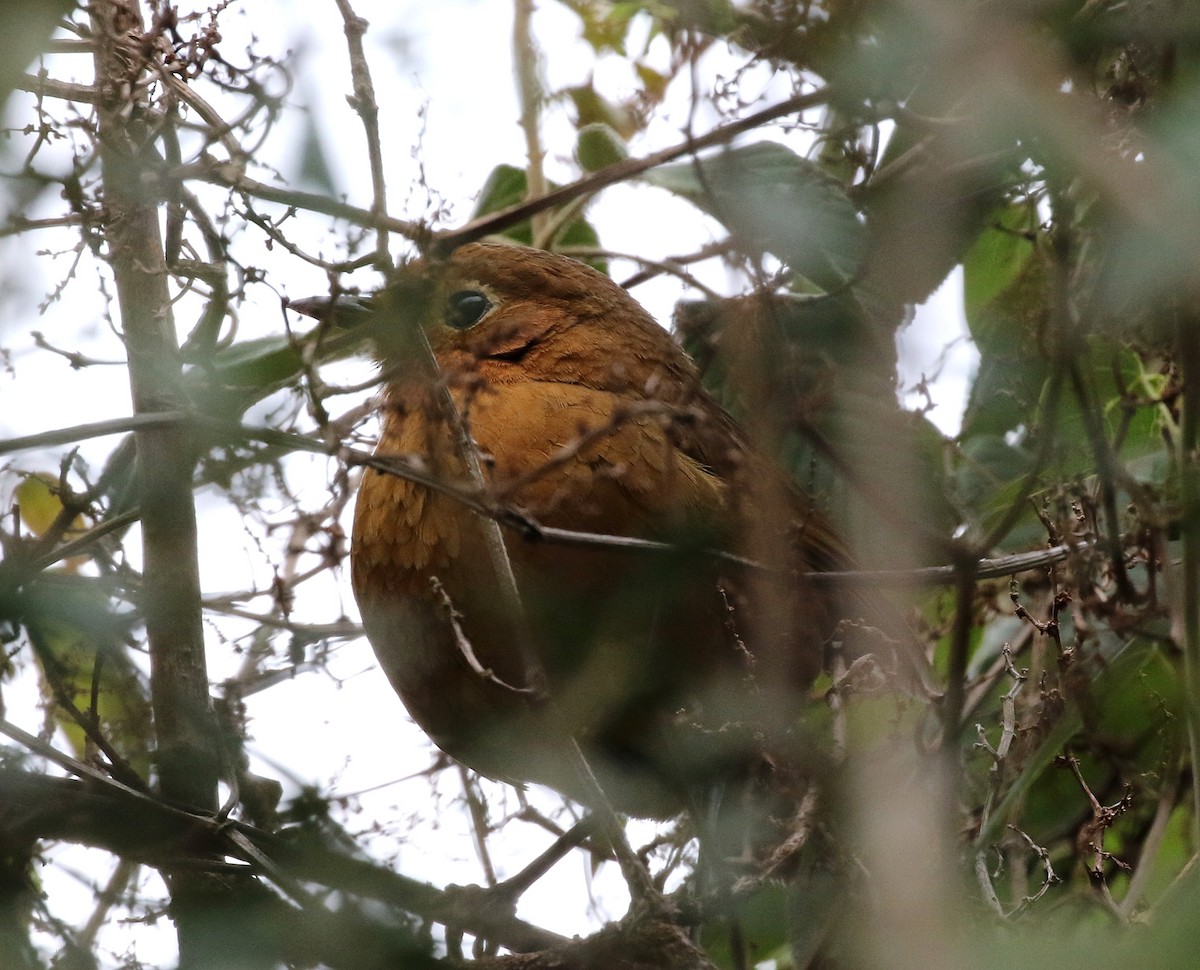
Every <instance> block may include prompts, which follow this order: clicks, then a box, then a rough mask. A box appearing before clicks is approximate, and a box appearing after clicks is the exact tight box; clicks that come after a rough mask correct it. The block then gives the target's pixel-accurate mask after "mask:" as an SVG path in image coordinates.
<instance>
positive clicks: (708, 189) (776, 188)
mask: <svg viewBox="0 0 1200 970" xmlns="http://www.w3.org/2000/svg"><path fill="white" fill-rule="evenodd" d="M642 178H643V179H644V180H645V181H647V182H649V183H650V184H651V185H656V186H658V187H660V188H664V189H667V190H668V191H670V192H674V193H675V194H676V195H680V196H683V197H684V198H685V199H688V200H689V201H691V202H693V203H694V204H695V205H696V206H698V207H699V208H700V209H703V210H704V211H705V212H707V213H708V214H709V215H711V216H713V217H714V218H716V219H717V220H718V221H720V222H721V223H723V224H724V225H725V226H726V227H727V228H728V229H729V230H730V231H731V232H732V233H734V235H735V236H737V237H738V238H739V240H740V242H741V243H742V244H743V245H745V246H747V247H749V248H751V249H754V250H758V251H765V252H770V253H773V254H774V255H776V256H778V257H779V258H780V259H782V260H783V261H784V262H786V263H787V264H788V265H789V266H790V267H791V268H792V270H793V271H795V272H796V273H799V274H800V275H801V276H804V277H806V278H808V279H809V280H811V281H812V282H814V283H816V284H817V285H818V286H820V287H821V288H822V289H825V290H827V291H832V290H836V289H838V288H840V287H842V286H844V285H845V284H846V283H847V282H849V281H850V280H851V279H852V278H853V277H854V276H855V274H856V273H857V272H858V271H859V269H860V268H861V266H862V263H863V259H864V257H865V248H866V237H867V234H866V228H865V226H864V224H863V223H862V221H861V220H860V219H859V216H858V212H857V210H856V209H855V207H854V204H853V203H852V202H851V201H850V199H849V198H848V197H847V196H846V193H845V192H844V191H843V189H842V187H841V185H839V184H838V183H837V182H836V181H835V180H834V179H832V178H830V177H829V176H828V175H826V174H825V173H824V172H823V171H822V170H821V169H820V167H819V166H817V165H815V164H813V163H812V162H810V161H808V160H807V159H805V158H801V157H800V156H799V155H797V154H796V153H795V152H793V151H791V150H790V149H788V148H785V147H784V146H783V145H778V144H775V143H774V142H758V143H756V144H753V145H747V146H745V147H741V148H731V149H728V150H726V151H722V152H720V153H718V154H716V155H709V156H708V157H706V158H703V159H696V160H691V161H687V162H679V163H677V164H674V165H665V166H663V167H661V168H657V169H651V170H650V171H649V172H646V173H645V175H643V176H642Z"/></svg>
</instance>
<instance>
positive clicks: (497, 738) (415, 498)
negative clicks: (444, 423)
mask: <svg viewBox="0 0 1200 970" xmlns="http://www.w3.org/2000/svg"><path fill="white" fill-rule="evenodd" d="M509 390H511V389H509ZM552 390H554V391H557V389H552ZM584 390H585V389H580V392H581V393H579V394H576V395H575V396H573V397H572V396H570V395H569V394H567V395H564V394H562V393H557V394H554V393H552V394H541V393H537V394H532V395H525V396H518V397H515V398H514V397H511V396H509V395H496V396H495V397H494V398H490V397H487V396H484V397H482V398H481V399H480V400H478V401H476V402H475V403H473V405H472V409H471V420H472V431H473V433H474V436H475V438H476V440H477V441H478V443H479V444H480V446H481V449H482V450H483V451H484V452H485V455H486V458H487V462H486V467H487V469H488V473H489V475H490V477H491V479H492V481H493V482H494V483H497V484H502V483H503V482H505V481H513V480H517V479H522V478H524V479H525V480H526V481H525V484H524V485H523V486H522V487H521V488H520V489H519V490H517V491H516V492H514V493H513V495H512V500H513V501H514V502H515V503H517V504H519V505H520V506H522V507H524V508H527V509H529V510H530V511H531V512H532V514H534V515H535V516H536V517H537V518H538V520H539V521H541V522H542V523H543V524H547V525H557V526H561V527H566V528H571V529H574V530H576V531H582V532H596V533H602V534H617V535H628V536H654V537H664V536H666V535H667V534H668V533H669V529H668V528H667V527H666V525H664V523H668V524H669V523H670V522H672V521H674V522H682V521H684V520H686V519H687V518H688V517H689V516H690V517H692V518H694V519H699V518H700V516H701V515H704V514H709V515H712V514H714V512H715V510H716V509H718V508H719V507H720V501H721V495H720V484H719V483H715V482H710V481H708V480H705V479H702V478H700V477H698V475H697V472H696V471H695V469H692V468H690V467H687V466H684V465H681V464H680V462H679V456H677V455H674V454H673V452H672V451H671V446H670V444H669V442H668V441H667V440H666V438H665V436H664V435H663V434H662V430H661V427H660V426H656V425H651V424H644V425H642V426H639V425H637V424H634V423H632V422H630V423H628V424H626V425H624V426H622V427H617V428H614V430H613V433H612V434H611V435H609V436H605V437H603V438H601V440H599V441H598V442H597V443H596V444H595V446H594V447H592V448H589V449H584V450H582V451H580V453H579V454H577V455H575V456H573V457H572V458H570V459H569V460H566V461H556V456H558V455H561V453H562V452H561V449H562V448H564V447H567V446H569V445H570V444H571V442H572V441H574V440H576V439H577V437H578V435H579V434H580V433H581V431H582V430H584V429H585V428H586V427H589V426H591V427H596V426H599V425H601V424H603V423H604V422H606V421H609V419H610V418H611V409H612V402H611V396H603V395H599V394H597V393H595V392H587V393H586V394H585V393H582V392H583V391H584ZM394 417H395V420H391V421H390V422H389V423H388V426H387V429H386V430H385V435H384V437H383V439H382V440H381V443H380V447H379V451H380V453H383V454H393V455H394V454H404V453H418V454H423V455H425V456H430V453H431V451H434V452H435V453H434V455H433V459H432V460H430V464H432V465H434V466H435V467H439V468H442V469H445V470H446V471H445V472H444V474H445V475H446V477H447V478H448V479H449V480H451V481H461V480H462V479H463V478H464V477H465V476H463V475H462V474H461V473H458V474H456V473H455V470H456V469H457V468H458V467H460V466H458V465H457V463H456V462H455V460H454V458H453V456H448V455H446V454H445V453H444V452H443V453H440V454H438V453H436V449H438V448H439V447H440V448H445V447H446V445H445V439H444V437H439V436H437V435H434V434H431V431H430V428H429V427H428V425H427V424H425V423H424V422H423V421H422V420H421V419H420V415H419V414H417V413H414V412H413V411H409V412H408V413H406V414H405V415H403V417H400V416H394ZM548 463H549V464H548ZM539 469H544V474H541V475H534V473H535V472H536V471H538V470H539ZM530 476H532V477H530ZM480 525H481V520H480V519H479V518H478V517H477V516H476V515H475V514H474V513H472V512H470V511H469V510H467V509H466V508H465V506H463V505H462V504H461V503H459V502H457V501H455V500H454V499H451V498H449V497H447V496H445V495H440V494H437V493H434V492H433V491H431V490H429V489H427V488H426V487H424V486H420V485H415V484H413V483H410V482H406V481H403V480H401V479H399V478H397V477H395V476H386V475H382V474H380V473H377V472H375V471H368V472H366V473H365V475H364V478H363V483H362V486H361V490H360V493H359V497H358V503H357V506H356V512H355V526H354V537H353V549H354V552H353V563H352V565H353V581H354V589H355V594H356V597H357V599H358V601H359V605H360V609H361V611H362V615H363V621H364V625H365V628H366V632H367V635H368V638H369V639H370V641H371V644H372V646H373V647H374V649H375V652H376V655H377V656H378V658H379V660H380V663H381V666H382V667H383V669H384V670H385V672H386V673H387V675H388V677H389V679H390V681H391V683H392V685H393V687H394V688H395V690H396V692H397V693H398V694H399V695H400V697H401V699H402V700H403V702H404V704H405V706H406V707H407V708H408V710H409V711H410V713H411V714H412V716H413V718H414V719H415V720H416V721H417V722H418V724H420V725H421V727H422V728H423V729H424V730H425V731H426V732H427V733H428V734H429V735H430V737H431V738H432V739H433V740H434V741H435V742H436V743H437V744H438V745H439V746H440V747H441V748H442V749H443V750H445V751H446V752H447V753H449V754H450V755H452V756H453V757H455V758H457V759H458V760H460V761H462V762H464V763H466V764H468V765H470V766H471V767H474V768H476V769H478V770H480V771H482V772H483V773H485V774H489V775H492V776H495V777H500V778H507V779H510V780H519V779H524V780H533V781H540V782H543V783H546V784H549V785H551V786H552V787H555V788H558V789H559V790H563V791H567V792H569V793H573V794H575V795H576V797H580V796H581V795H586V792H582V791H581V789H580V782H579V778H578V775H577V773H576V770H575V768H574V766H573V763H572V761H571V757H570V752H569V751H568V750H567V747H568V742H569V740H570V739H571V738H572V737H574V738H576V739H579V740H581V741H582V742H583V743H584V746H585V750H587V751H588V758H589V761H590V762H592V763H593V764H592V767H593V769H594V770H596V771H597V773H598V774H599V775H601V776H602V777H603V778H604V780H605V787H606V789H611V790H612V791H614V792H624V794H623V795H619V796H618V803H622V804H623V807H625V808H627V809H628V810H631V811H637V812H639V813H641V814H659V815H660V814H664V813H665V811H667V810H668V809H665V808H664V806H666V805H671V804H675V799H676V798H677V796H675V795H672V794H671V793H670V792H668V791H667V790H666V788H664V786H663V784H662V782H661V780H660V779H661V775H662V772H661V771H659V770H658V768H659V767H660V766H656V765H655V764H653V762H654V760H655V758H656V757H657V754H656V753H655V752H656V751H657V748H658V747H659V746H660V744H661V738H660V737H659V735H660V734H661V733H662V730H661V729H662V726H663V724H662V722H663V721H664V720H669V719H670V717H671V716H673V714H674V711H675V710H676V709H677V705H674V704H673V703H672V702H671V701H670V697H671V694H672V692H673V690H674V686H675V685H677V684H679V683H680V682H681V681H684V680H686V679H687V677H688V676H689V675H691V674H694V673H695V672H696V671H698V670H699V669H700V668H701V667H702V666H703V665H705V664H707V663H709V662H710V661H711V658H712V655H713V652H714V651H713V644H714V641H715V638H716V635H717V631H719V630H720V625H721V618H720V616H719V612H718V609H717V599H716V589H715V585H714V582H713V577H712V575H711V571H710V570H709V569H708V568H707V567H705V568H704V569H702V570H700V571H696V570H695V568H694V567H695V563H694V560H693V562H692V563H691V564H690V565H689V566H687V567H684V566H683V564H682V563H675V564H670V563H666V562H664V561H661V560H655V559H648V558H647V557H645V556H644V555H640V556H639V555H637V554H630V553H625V552H613V551H611V550H603V549H596V548H586V547H584V548H573V547H565V546H556V545H552V544H549V543H546V542H533V543H531V542H528V541H526V540H525V539H523V538H521V537H520V536H519V535H517V534H516V533H514V532H511V531H506V533H505V543H506V546H507V551H508V555H509V558H510V561H511V563H512V567H513V570H514V573H515V575H516V578H517V582H518V587H519V590H520V594H521V599H522V606H523V609H524V613H525V619H526V621H527V624H526V629H527V630H528V631H529V634H530V639H531V641H532V647H533V651H534V654H535V655H536V656H537V659H538V662H539V663H540V664H542V665H543V666H544V667H545V668H547V672H548V673H549V675H550V680H551V686H552V689H553V698H554V703H553V704H552V705H550V706H549V707H547V705H544V704H541V703H538V702H537V701H534V700H532V699H531V698H530V696H529V695H528V694H526V693H524V692H523V688H525V687H526V686H527V685H528V683H529V676H528V673H527V672H526V671H525V670H524V669H523V667H522V664H521V660H520V657H521V650H520V649H519V647H518V644H516V643H515V642H514V638H515V636H517V635H518V634H517V633H516V632H515V630H516V628H515V627H514V625H513V624H512V622H511V616H510V615H509V613H508V608H507V607H508V605H507V604H505V603H504V602H502V601H501V600H500V598H499V597H498V596H497V594H496V585H497V584H496V581H495V572H494V569H493V566H492V564H491V562H490V559H489V556H488V553H487V550H486V545H485V543H484V541H483V537H482V532H481V528H480ZM452 611H453V613H454V615H455V623H456V624H457V630H456V629H455V623H452V622H451V613H452ZM664 701H665V702H664ZM590 741H594V742H596V743H595V744H592V745H590V746H589V742H590ZM668 787H669V786H668ZM583 800H585V801H586V800H587V799H586V797H585V798H584V799H583Z"/></svg>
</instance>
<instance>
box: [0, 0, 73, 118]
mask: <svg viewBox="0 0 1200 970" xmlns="http://www.w3.org/2000/svg"><path fill="white" fill-rule="evenodd" d="M74 8H75V2H74V0H4V2H3V3H0V19H2V20H3V22H4V30H0V105H3V104H5V103H6V102H7V101H8V96H9V94H11V93H12V90H13V87H14V85H16V83H17V81H18V80H20V77H21V75H22V74H24V73H25V71H26V70H27V69H28V67H29V65H30V64H31V63H32V62H33V60H34V58H36V57H37V56H38V55H39V54H41V53H42V52H43V51H45V50H46V47H47V45H48V44H49V41H50V36H51V34H53V33H54V29H55V27H56V26H57V25H58V22H59V20H60V19H61V18H62V17H65V16H66V15H67V14H68V13H69V12H70V11H71V10H73V9H74Z"/></svg>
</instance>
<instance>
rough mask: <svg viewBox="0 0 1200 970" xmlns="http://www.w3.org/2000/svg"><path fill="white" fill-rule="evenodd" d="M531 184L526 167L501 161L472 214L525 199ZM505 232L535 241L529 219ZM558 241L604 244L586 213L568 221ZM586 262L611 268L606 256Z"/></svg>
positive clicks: (522, 240)
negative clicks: (501, 163)
mask: <svg viewBox="0 0 1200 970" xmlns="http://www.w3.org/2000/svg"><path fill="white" fill-rule="evenodd" d="M528 184H529V183H528V182H527V181H526V177H525V170H524V169H521V168H517V167H516V166H515V165H497V166H496V167H495V168H494V169H492V173H491V174H490V175H489V176H488V177H487V181H486V182H485V183H484V185H483V190H482V191H481V192H480V193H479V199H478V200H477V201H476V203H475V210H474V212H472V214H471V218H472V219H478V218H479V217H480V216H485V215H487V214H488V213H489V212H499V211H500V210H501V209H507V208H508V207H509V206H514V205H517V204H519V203H521V202H523V201H524V200H525V197H526V195H527V186H528ZM550 187H551V188H558V187H559V186H558V184H557V183H554V182H551V183H550ZM502 235H504V236H507V237H508V238H509V239H512V240H514V241H515V242H519V243H521V244H523V245H525V246H531V245H533V229H532V228H531V226H530V224H529V222H528V221H526V222H522V223H519V224H518V225H515V226H513V227H512V228H511V229H506V230H504V232H503V233H502ZM554 241H555V243H556V244H558V245H562V246H588V247H596V246H599V245H600V237H599V236H598V235H597V233H596V230H595V229H593V228H592V225H591V223H589V222H588V221H587V220H586V219H584V218H582V217H580V218H578V219H575V220H573V221H572V222H570V223H568V225H567V226H566V227H565V228H564V229H563V230H562V232H560V233H559V234H558V236H557V237H556V239H555V240H554ZM584 262H585V263H587V264H588V265H590V266H592V267H594V268H595V269H598V270H600V272H602V273H606V272H607V271H608V264H607V263H606V262H605V261H604V260H602V259H585V260H584Z"/></svg>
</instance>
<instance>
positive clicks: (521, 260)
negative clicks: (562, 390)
mask: <svg viewBox="0 0 1200 970" xmlns="http://www.w3.org/2000/svg"><path fill="white" fill-rule="evenodd" d="M414 323H419V325H420V326H421V327H422V328H423V329H424V332H425V334H426V336H427V337H428V340H429V344H430V346H431V348H432V349H433V353H434V355H435V356H436V357H437V360H438V363H439V365H440V366H441V368H442V370H443V372H444V373H447V374H458V375H473V376H479V377H482V378H484V379H485V380H486V381H488V382H489V383H501V384H502V383H509V382H513V381H519V380H537V381H549V382H552V381H559V382H565V383H574V384H583V385H587V386H590V387H596V388H604V389H611V390H624V389H628V390H631V391H633V392H635V393H646V392H647V391H648V390H650V389H651V388H652V387H653V386H654V385H655V384H656V382H658V383H661V382H663V381H666V382H668V383H670V384H680V383H682V384H687V385H693V384H694V382H695V372H694V369H693V367H692V364H691V361H690V360H689V359H688V358H687V357H686V355H685V354H684V353H683V352H682V351H681V350H680V348H679V345H678V344H677V343H676V342H675V341H674V339H672V337H671V336H670V335H669V334H668V333H667V332H666V331H665V330H664V329H663V328H662V327H661V326H659V325H658V324H657V323H656V322H655V321H654V319H653V318H652V317H651V316H650V315H649V314H648V313H647V312H646V311H645V310H644V309H643V308H642V307H641V305H640V304H639V303H638V302H637V301H636V300H634V299H633V297H631V296H630V295H629V294H628V293H626V292H625V290H623V289H622V288H621V287H620V286H618V285H617V284H616V283H614V282H613V281H612V280H611V279H609V278H608V277H607V276H605V275H604V274H603V273H600V272H598V271H597V270H595V269H593V268H592V267H590V266H587V265H586V264H584V263H581V262H579V261H577V260H574V259H570V258H569V257H566V256H560V255H556V254H553V253H547V252H543V251H541V250H536V249H530V248H527V247H524V246H517V245H511V244H506V243H471V244H470V245H466V246H462V247H460V248H459V249H458V250H456V251H455V252H454V254H453V255H452V256H451V257H450V258H449V259H447V260H444V261H434V260H422V261H418V262H414V263H411V264H409V265H408V266H406V267H403V268H402V269H401V271H400V272H399V274H398V277H397V282H396V284H395V286H394V287H393V288H392V290H391V291H390V292H389V295H388V297H387V298H386V302H385V313H384V319H382V320H380V321H379V324H378V327H377V329H376V342H377V345H378V348H379V353H380V356H381V357H382V358H383V359H384V361H385V363H387V364H402V363H403V360H402V358H403V357H405V356H407V355H409V354H410V353H411V352H412V350H411V348H412V345H411V343H410V337H411V330H412V327H413V325H414Z"/></svg>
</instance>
